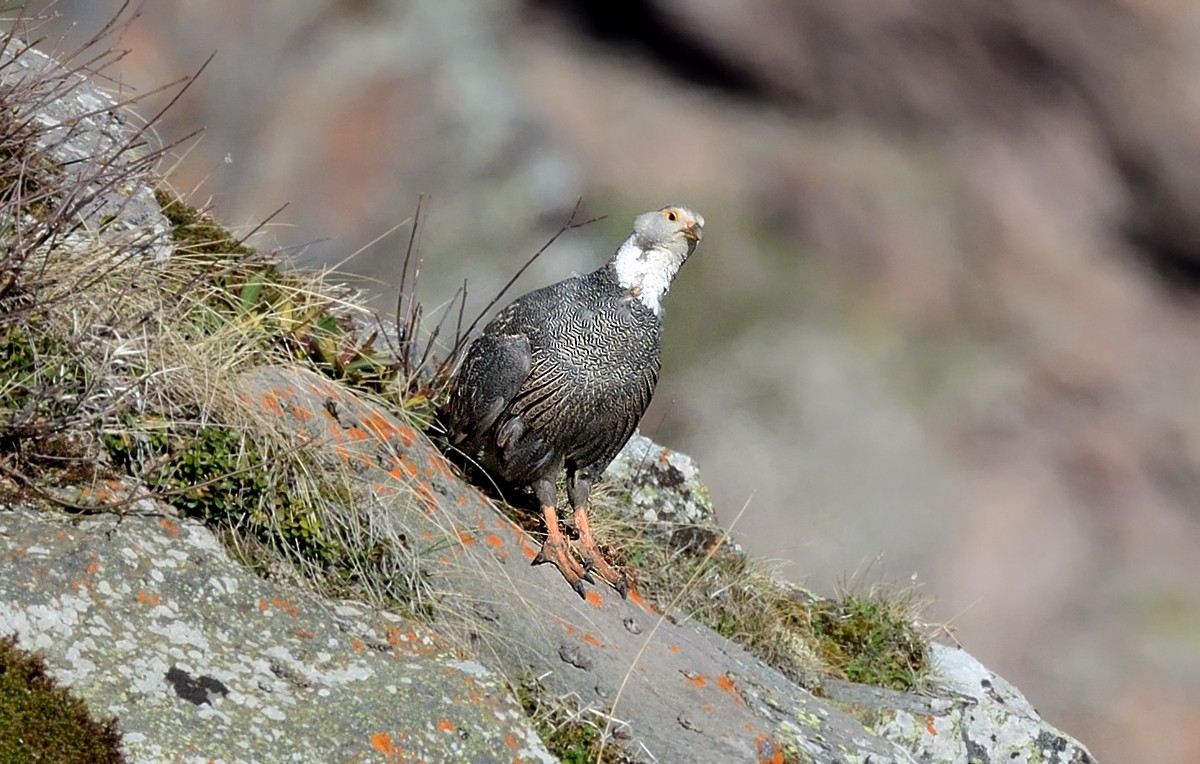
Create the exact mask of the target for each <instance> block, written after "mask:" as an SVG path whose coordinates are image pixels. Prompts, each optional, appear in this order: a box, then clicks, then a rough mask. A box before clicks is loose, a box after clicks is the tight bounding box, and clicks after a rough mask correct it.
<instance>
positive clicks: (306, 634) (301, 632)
mask: <svg viewBox="0 0 1200 764" xmlns="http://www.w3.org/2000/svg"><path fill="white" fill-rule="evenodd" d="M296 636H297V637H300V638H301V639H312V638H313V637H315V636H316V634H314V633H312V632H311V631H309V630H308V629H296Z"/></svg>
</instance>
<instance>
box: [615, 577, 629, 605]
mask: <svg viewBox="0 0 1200 764" xmlns="http://www.w3.org/2000/svg"><path fill="white" fill-rule="evenodd" d="M617 594H620V595H621V599H623V600H624V599H629V576H627V575H625V574H624V573H622V574H621V580H620V581H618V582H617Z"/></svg>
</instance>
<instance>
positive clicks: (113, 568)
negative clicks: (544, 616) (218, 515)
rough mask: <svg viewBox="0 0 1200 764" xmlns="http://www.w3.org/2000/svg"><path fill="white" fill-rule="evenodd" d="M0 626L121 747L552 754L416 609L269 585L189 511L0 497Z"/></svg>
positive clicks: (332, 757) (497, 683)
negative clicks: (417, 618)
mask: <svg viewBox="0 0 1200 764" xmlns="http://www.w3.org/2000/svg"><path fill="white" fill-rule="evenodd" d="M0 565H2V567H3V570H4V573H3V575H0V634H8V633H12V632H16V634H17V635H18V637H19V640H20V646H21V647H23V648H25V649H29V650H34V651H36V652H38V653H39V654H41V655H43V656H44V657H45V658H46V660H47V663H48V664H49V666H50V667H51V669H52V671H53V673H54V675H55V676H56V677H57V678H58V679H59V680H60V681H61V682H63V683H64V684H66V685H68V686H70V687H71V688H72V690H73V691H74V692H76V693H77V694H79V695H80V696H82V697H83V698H85V699H86V701H87V703H88V705H89V707H91V708H92V709H93V711H94V713H97V714H115V715H117V716H118V717H119V719H120V729H121V731H122V733H123V734H124V739H123V749H124V751H125V753H126V756H127V758H128V760H129V761H130V762H145V763H146V764H152V763H154V762H162V761H180V762H206V761H214V760H215V761H222V762H227V763H228V764H233V763H234V762H248V763H249V762H266V761H345V762H353V761H378V760H380V754H385V755H392V756H397V757H400V758H401V759H402V760H405V761H408V760H416V759H425V760H427V761H474V762H488V761H495V760H496V759H497V756H498V752H501V751H502V752H504V758H505V760H508V759H509V758H510V757H511V759H512V760H514V761H527V762H551V761H554V760H555V759H554V757H552V756H551V755H550V754H549V753H548V752H547V751H546V749H545V748H544V746H543V745H542V742H541V740H540V739H539V738H538V736H537V733H536V732H535V731H534V730H533V729H532V728H531V727H530V725H529V723H528V722H527V721H526V720H525V718H524V714H523V712H522V710H521V707H520V705H519V704H518V703H517V701H516V699H515V698H514V697H513V695H512V693H511V692H510V690H509V689H508V687H507V685H506V683H505V680H504V678H503V677H501V676H500V675H498V674H496V673H495V672H494V671H492V670H490V669H488V668H485V667H484V666H483V665H481V664H480V663H478V662H477V661H473V660H461V659H458V658H455V657H453V655H452V653H451V651H450V649H449V646H448V644H447V643H446V642H445V640H444V639H442V638H441V637H439V636H438V634H437V633H436V632H435V631H434V630H433V629H431V628H430V627H428V626H427V625H423V624H416V623H412V622H410V621H407V620H405V619H402V618H399V617H397V616H393V615H389V614H387V613H381V612H378V611H372V610H370V609H369V608H365V607H363V606H361V605H355V604H352V603H345V602H330V601H322V600H319V599H317V598H315V597H313V596H312V594H311V593H308V592H304V591H300V590H297V589H294V588H291V587H287V586H283V585H278V584H272V583H268V582H266V581H263V580H262V579H260V578H258V577H257V576H256V575H255V574H254V573H253V572H251V571H250V570H249V569H248V568H247V567H245V566H244V565H242V564H240V563H237V562H235V561H233V560H232V559H230V557H229V555H228V553H227V552H226V550H225V548H224V546H223V545H222V544H221V543H220V541H218V540H217V538H216V537H215V536H214V535H213V533H212V532H211V531H210V530H209V529H207V528H205V527H204V526H202V525H200V524H198V523H197V522H195V521H192V520H176V519H171V518H170V517H169V516H167V513H165V512H164V513H162V514H160V515H158V516H149V515H148V516H126V517H123V518H118V517H115V516H113V515H96V516H92V517H88V518H84V519H73V518H70V517H66V516H64V515H61V514H59V513H55V512H45V511H38V510H35V509H31V508H29V507H27V506H21V505H17V506H8V507H5V508H4V509H3V510H2V511H0Z"/></svg>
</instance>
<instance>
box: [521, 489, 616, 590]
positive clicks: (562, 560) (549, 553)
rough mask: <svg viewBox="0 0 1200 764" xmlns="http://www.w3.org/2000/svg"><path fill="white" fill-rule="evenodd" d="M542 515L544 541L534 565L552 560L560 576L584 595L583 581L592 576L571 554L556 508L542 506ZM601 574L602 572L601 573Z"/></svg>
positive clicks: (590, 579) (534, 559) (588, 579)
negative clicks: (559, 525) (544, 531)
mask: <svg viewBox="0 0 1200 764" xmlns="http://www.w3.org/2000/svg"><path fill="white" fill-rule="evenodd" d="M542 516H543V517H544V518H545V521H546V541H545V543H543V544H542V548H541V551H539V552H538V553H537V557H534V558H533V564H534V565H540V564H541V563H543V562H552V563H554V566H555V567H556V568H558V572H559V573H562V577H563V578H565V579H567V583H568V584H570V585H571V588H572V589H574V590H575V591H576V592H577V593H578V594H579V596H580V597H582V596H584V592H583V582H584V581H587V582H588V583H591V582H592V577H591V576H589V575H588V572H587V570H586V569H585V568H584V567H583V566H581V565H580V564H579V563H578V562H577V561H576V560H575V558H574V556H572V554H571V547H570V546H569V545H568V544H567V540H566V539H565V538H563V534H562V529H560V528H559V527H558V510H557V509H556V508H555V507H554V506H553V505H549V506H545V507H542ZM602 575H603V574H602Z"/></svg>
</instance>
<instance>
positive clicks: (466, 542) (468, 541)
mask: <svg viewBox="0 0 1200 764" xmlns="http://www.w3.org/2000/svg"><path fill="white" fill-rule="evenodd" d="M458 540H459V541H461V542H462V544H463V546H474V545H475V537H474V536H472V535H471V534H470V533H468V532H467V531H459V532H458Z"/></svg>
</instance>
